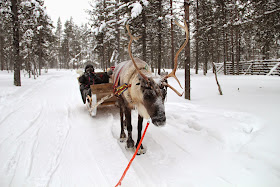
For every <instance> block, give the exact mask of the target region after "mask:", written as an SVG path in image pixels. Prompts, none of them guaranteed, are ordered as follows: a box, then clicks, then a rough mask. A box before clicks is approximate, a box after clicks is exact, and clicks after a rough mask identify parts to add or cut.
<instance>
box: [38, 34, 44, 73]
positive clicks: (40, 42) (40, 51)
mask: <svg viewBox="0 0 280 187" xmlns="http://www.w3.org/2000/svg"><path fill="white" fill-rule="evenodd" d="M38 46H39V75H41V69H42V65H43V56H42V55H43V54H42V53H43V52H42V51H43V50H42V34H41V31H40V33H39V44H38Z"/></svg>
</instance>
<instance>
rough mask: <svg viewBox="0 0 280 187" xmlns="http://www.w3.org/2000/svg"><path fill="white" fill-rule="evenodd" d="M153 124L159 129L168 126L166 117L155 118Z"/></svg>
mask: <svg viewBox="0 0 280 187" xmlns="http://www.w3.org/2000/svg"><path fill="white" fill-rule="evenodd" d="M152 122H153V124H154V125H155V126H157V127H163V126H164V125H165V124H166V117H165V116H163V117H153V118H152Z"/></svg>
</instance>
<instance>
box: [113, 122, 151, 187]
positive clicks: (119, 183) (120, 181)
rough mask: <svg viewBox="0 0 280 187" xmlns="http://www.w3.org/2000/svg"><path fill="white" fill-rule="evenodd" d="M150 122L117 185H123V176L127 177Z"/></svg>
mask: <svg viewBox="0 0 280 187" xmlns="http://www.w3.org/2000/svg"><path fill="white" fill-rule="evenodd" d="M149 124H150V123H149V122H147V125H146V128H145V130H144V133H143V135H142V137H141V140H140V142H139V144H138V146H137V148H136V151H135V153H134V155H133V157H132V158H131V160H130V161H129V163H128V165H127V167H126V169H125V170H124V172H123V175H122V177H121V179H120V180H119V182H118V184H117V185H116V186H115V187H117V186H121V183H122V180H123V178H124V177H125V175H126V172H127V171H128V169H129V167H130V165H131V163H132V162H133V160H134V158H135V156H136V154H137V152H138V150H139V148H140V146H141V144H142V141H143V139H144V136H145V134H146V131H147V129H148V126H149Z"/></svg>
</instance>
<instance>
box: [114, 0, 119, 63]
mask: <svg viewBox="0 0 280 187" xmlns="http://www.w3.org/2000/svg"><path fill="white" fill-rule="evenodd" d="M118 8H119V0H116V5H115V10H116V24H115V30H116V32H115V33H116V36H115V37H116V41H115V42H116V43H115V50H116V51H115V52H116V54H115V55H116V61H115V64H117V63H119V62H120V29H119V24H118V21H119V19H120V16H119V13H118V11H117V10H118ZM115 64H114V65H115Z"/></svg>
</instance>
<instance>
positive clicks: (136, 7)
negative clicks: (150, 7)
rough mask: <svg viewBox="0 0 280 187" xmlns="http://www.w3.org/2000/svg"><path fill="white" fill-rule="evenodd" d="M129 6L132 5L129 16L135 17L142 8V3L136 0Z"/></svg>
mask: <svg viewBox="0 0 280 187" xmlns="http://www.w3.org/2000/svg"><path fill="white" fill-rule="evenodd" d="M129 7H132V9H131V18H136V17H137V16H139V15H140V14H141V12H142V9H143V7H142V5H141V4H140V2H138V1H136V2H135V3H133V4H132V5H130V6H129Z"/></svg>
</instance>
